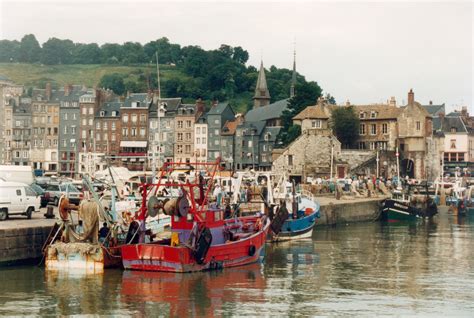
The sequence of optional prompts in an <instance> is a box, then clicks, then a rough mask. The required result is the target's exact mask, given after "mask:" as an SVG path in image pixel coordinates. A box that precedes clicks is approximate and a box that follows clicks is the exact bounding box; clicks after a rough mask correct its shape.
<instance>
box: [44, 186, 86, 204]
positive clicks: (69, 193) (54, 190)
mask: <svg viewBox="0 0 474 318" xmlns="http://www.w3.org/2000/svg"><path fill="white" fill-rule="evenodd" d="M46 193H48V195H49V202H53V203H54V205H56V206H57V205H58V204H59V199H60V198H61V196H62V195H63V194H64V195H65V196H66V197H67V198H68V199H69V202H70V203H72V204H76V205H79V203H80V202H81V200H82V198H83V194H82V192H81V191H79V190H77V188H76V187H75V186H74V185H73V184H72V183H50V184H48V187H47V188H46Z"/></svg>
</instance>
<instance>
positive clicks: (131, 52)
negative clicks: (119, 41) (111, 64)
mask: <svg viewBox="0 0 474 318" xmlns="http://www.w3.org/2000/svg"><path fill="white" fill-rule="evenodd" d="M122 49H123V53H124V58H123V62H124V63H125V64H136V63H147V62H149V60H148V58H147V56H146V54H145V51H144V50H143V46H142V45H141V44H140V43H138V42H125V43H124V44H123V46H122Z"/></svg>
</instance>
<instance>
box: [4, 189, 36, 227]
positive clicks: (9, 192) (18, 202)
mask: <svg viewBox="0 0 474 318" xmlns="http://www.w3.org/2000/svg"><path fill="white" fill-rule="evenodd" d="M40 205H41V198H40V197H39V196H37V194H36V192H35V191H33V189H31V188H30V187H29V186H28V185H27V184H25V183H20V182H7V181H1V180H0V221H4V220H6V219H7V218H8V216H9V215H14V214H20V215H25V216H26V217H27V218H28V219H31V215H32V214H33V212H34V211H39V209H40Z"/></svg>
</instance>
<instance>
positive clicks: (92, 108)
mask: <svg viewBox="0 0 474 318" xmlns="http://www.w3.org/2000/svg"><path fill="white" fill-rule="evenodd" d="M93 114H94V107H89V115H93Z"/></svg>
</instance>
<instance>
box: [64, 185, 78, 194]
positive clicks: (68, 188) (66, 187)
mask: <svg viewBox="0 0 474 318" xmlns="http://www.w3.org/2000/svg"><path fill="white" fill-rule="evenodd" d="M61 191H67V192H79V190H77V188H76V187H75V186H74V185H73V184H70V183H69V184H64V185H62V186H61Z"/></svg>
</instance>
